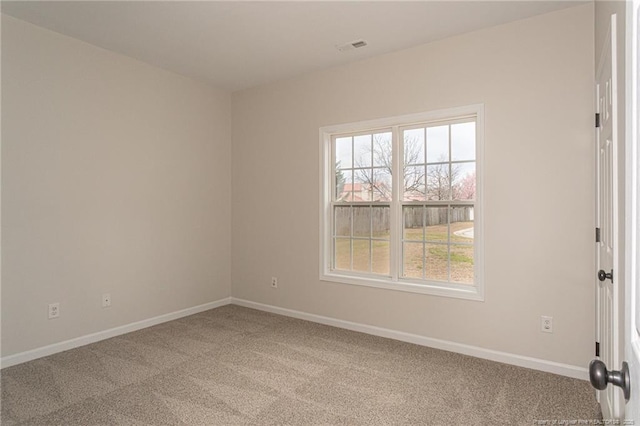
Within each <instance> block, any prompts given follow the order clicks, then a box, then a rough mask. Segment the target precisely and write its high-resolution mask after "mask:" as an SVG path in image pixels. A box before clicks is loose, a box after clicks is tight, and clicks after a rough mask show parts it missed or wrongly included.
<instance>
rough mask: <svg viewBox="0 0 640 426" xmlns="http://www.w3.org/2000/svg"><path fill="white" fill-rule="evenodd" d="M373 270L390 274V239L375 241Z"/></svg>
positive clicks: (377, 272) (373, 243)
mask: <svg viewBox="0 0 640 426" xmlns="http://www.w3.org/2000/svg"><path fill="white" fill-rule="evenodd" d="M372 245H373V253H372V257H373V259H372V265H371V270H372V271H373V272H375V273H376V274H382V275H389V265H390V261H389V253H390V245H389V241H373V242H372Z"/></svg>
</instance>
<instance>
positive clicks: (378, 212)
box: [371, 207, 391, 240]
mask: <svg viewBox="0 0 640 426" xmlns="http://www.w3.org/2000/svg"><path fill="white" fill-rule="evenodd" d="M390 214H391V209H390V208H389V207H373V208H372V209H371V216H372V218H371V219H372V220H371V224H372V227H373V228H372V233H373V238H384V239H385V240H388V239H389V238H390V233H391V221H390Z"/></svg>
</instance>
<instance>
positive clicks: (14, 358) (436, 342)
mask: <svg viewBox="0 0 640 426" xmlns="http://www.w3.org/2000/svg"><path fill="white" fill-rule="evenodd" d="M229 304H234V305H238V306H244V307H247V308H252V309H257V310H260V311H265V312H271V313H274V314H279V315H284V316H288V317H292V318H299V319H303V320H307V321H312V322H316V323H320V324H325V325H330V326H334V327H339V328H344V329H347V330H353V331H358V332H361V333H367V334H372V335H374V336H380V337H386V338H389V339H395V340H400V341H402V342H408V343H414V344H416V345H421V346H428V347H431V348H435V349H442V350H445V351H449V352H456V353H460V354H464V355H470V356H474V357H476V358H483V359H488V360H491V361H497V362H502V363H505V364H511V365H516V366H519V367H525V368H531V369H534V370H539V371H545V372H547V373H554V374H559V375H561V376H567V377H573V378H576V379H582V380H588V377H589V376H588V371H587V369H586V368H584V367H577V366H574V365H569V364H562V363H558V362H554V361H547V360H544V359H539V358H532V357H527V356H522V355H515V354H511V353H508V352H501V351H494V350H492V349H485V348H481V347H478V346H471V345H465V344H462V343H456V342H450V341H447V340H441V339H433V338H431V337H425V336H420V335H417V334H411V333H404V332H402V331H396V330H390V329H388V328H381V327H376V326H372V325H366V324H359V323H355V322H351V321H344V320H340V319H336V318H331V317H325V316H322V315H315V314H309V313H306V312H302V311H295V310H292V309H286V308H280V307H277V306H273V305H266V304H263V303H257V302H252V301H250V300H244V299H238V298H235V297H227V298H225V299H221V300H217V301H215V302H210V303H205V304H203V305H198V306H194V307H192V308H187V309H182V310H180V311H176V312H171V313H168V314H164V315H159V316H157V317H153V318H149V319H145V320H142V321H137V322H134V323H131V324H127V325H123V326H120V327H115V328H111V329H109V330H104V331H99V332H97V333H93V334H88V335H86V336H81V337H77V338H75V339H71V340H66V341H64V342H60V343H54V344H52V345H48V346H43V347H41V348H36V349H33V350H30V351H26V352H21V353H18V354H14V355H9V356H6V357H4V358H1V359H0V368H5V367H11V366H12V365H17V364H21V363H23V362H27V361H31V360H34V359H37V358H42V357H45V356H49V355H53V354H55V353H58V352H63V351H67V350H69V349H73V348H77V347H80V346H84V345H88V344H90V343H94V342H98V341H100V340H105V339H109V338H111V337H115V336H120V335H122V334H126V333H130V332H132V331H136V330H140V329H142V328H147V327H151V326H154V325H157V324H161V323H163V322H167V321H172V320H175V319H178V318H182V317H186V316H189V315H193V314H197V313H199V312H203V311H207V310H209V309H214V308H218V307H220V306H225V305H229Z"/></svg>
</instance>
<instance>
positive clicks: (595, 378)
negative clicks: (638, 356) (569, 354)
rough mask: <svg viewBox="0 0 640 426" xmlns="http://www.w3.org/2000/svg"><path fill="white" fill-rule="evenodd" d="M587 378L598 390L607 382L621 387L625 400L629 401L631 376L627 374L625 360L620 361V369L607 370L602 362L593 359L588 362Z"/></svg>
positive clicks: (602, 388) (604, 386) (605, 385)
mask: <svg viewBox="0 0 640 426" xmlns="http://www.w3.org/2000/svg"><path fill="white" fill-rule="evenodd" d="M589 380H590V381H591V386H593V387H594V388H596V389H598V390H605V389H606V388H607V384H609V383H611V384H612V385H614V386H618V387H620V388H622V392H623V393H624V399H625V400H627V401H629V398H630V397H631V377H630V375H629V365H628V364H627V363H626V362H623V363H622V369H621V370H620V371H609V370H607V366H606V365H604V362H602V361H600V360H599V359H594V360H593V361H591V362H590V363H589Z"/></svg>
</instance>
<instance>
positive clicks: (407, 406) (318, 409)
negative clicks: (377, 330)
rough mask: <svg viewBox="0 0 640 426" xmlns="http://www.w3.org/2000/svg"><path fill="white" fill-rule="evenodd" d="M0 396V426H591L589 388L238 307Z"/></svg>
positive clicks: (150, 332) (65, 363)
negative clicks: (580, 424)
mask: <svg viewBox="0 0 640 426" xmlns="http://www.w3.org/2000/svg"><path fill="white" fill-rule="evenodd" d="M1 386H2V414H1V415H2V417H1V420H2V425H3V426H9V425H16V424H25V425H87V426H89V425H90V426H97V425H319V424H323V425H333V424H339V425H394V424H413V425H493V424H505V425H519V424H521V425H535V424H537V423H536V422H535V421H536V420H571V419H583V420H588V419H595V418H600V413H599V410H598V407H597V405H596V403H595V399H594V392H593V391H592V389H591V387H590V386H589V383H588V382H586V381H581V380H575V379H569V378H566V377H560V376H555V375H552V374H547V373H541V372H538V371H533V370H528V369H524V368H518V367H513V366H509V365H505V364H499V363H495V362H490V361H485V360H481V359H476V358H472V357H467V356H463V355H457V354H453V353H450V352H444V351H439V350H435V349H429V348H425V347H421V346H416V345H412V344H408V343H402V342H398V341H394V340H389V339H383V338H379V337H374V336H369V335H366V334H360V333H355V332H351V331H346V330H342V329H338V328H333V327H328V326H323V325H318V324H314V323H310V322H306V321H301V320H296V319H291V318H287V317H282V316H278V315H272V314H267V313H263V312H259V311H255V310H252V309H246V308H241V307H238V306H225V307H222V308H218V309H214V310H210V311H207V312H203V313H201V314H197V315H193V316H190V317H187V318H183V319H180V320H176V321H172V322H169V323H165V324H161V325H158V326H155V327H152V328H148V329H145V330H141V331H137V332H134V333H130V334H127V335H123V336H120V337H116V338H113V339H109V340H105V341H102V342H98V343H95V344H92V345H88V346H84V347H82V348H78V349H74V350H70V351H67V352H63V353H60V354H56V355H52V356H49V357H47V358H42V359H39V360H35V361H31V362H28V363H25V364H21V365H17V366H14V367H10V368H6V369H4V370H2V373H1ZM549 424H550V423H549Z"/></svg>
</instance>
